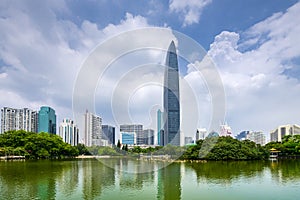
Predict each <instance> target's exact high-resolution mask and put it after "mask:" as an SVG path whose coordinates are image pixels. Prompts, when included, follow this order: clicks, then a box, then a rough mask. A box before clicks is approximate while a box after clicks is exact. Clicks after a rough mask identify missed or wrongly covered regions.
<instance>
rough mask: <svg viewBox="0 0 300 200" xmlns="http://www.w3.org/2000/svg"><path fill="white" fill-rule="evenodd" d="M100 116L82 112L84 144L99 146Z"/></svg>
mask: <svg viewBox="0 0 300 200" xmlns="http://www.w3.org/2000/svg"><path fill="white" fill-rule="evenodd" d="M101 140H102V118H101V117H99V116H97V115H95V114H93V113H90V112H88V111H86V113H85V114H84V145H85V146H87V147H90V146H93V145H95V146H101V142H102V141H101Z"/></svg>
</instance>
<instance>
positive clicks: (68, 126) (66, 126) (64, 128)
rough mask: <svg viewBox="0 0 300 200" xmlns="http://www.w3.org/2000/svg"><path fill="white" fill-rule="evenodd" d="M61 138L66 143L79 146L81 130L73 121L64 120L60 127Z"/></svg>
mask: <svg viewBox="0 0 300 200" xmlns="http://www.w3.org/2000/svg"><path fill="white" fill-rule="evenodd" d="M59 136H60V137H61V138H62V139H63V141H64V142H65V143H68V144H70V145H72V146H77V145H78V142H79V129H78V127H77V125H76V124H75V123H74V121H73V120H71V119H63V121H62V122H61V123H60V125H59Z"/></svg>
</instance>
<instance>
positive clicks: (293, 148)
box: [265, 135, 300, 156]
mask: <svg viewBox="0 0 300 200" xmlns="http://www.w3.org/2000/svg"><path fill="white" fill-rule="evenodd" d="M265 147H266V148H267V149H271V148H275V149H276V150H278V151H280V153H279V155H283V156H296V155H297V156H299V155H300V135H293V136H292V135H286V136H284V138H283V139H282V142H269V143H268V144H266V145H265Z"/></svg>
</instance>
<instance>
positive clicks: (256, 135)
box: [246, 131, 266, 145]
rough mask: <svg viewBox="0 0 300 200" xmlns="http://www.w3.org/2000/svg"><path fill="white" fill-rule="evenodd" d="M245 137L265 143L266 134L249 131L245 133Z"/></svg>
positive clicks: (258, 142) (261, 143)
mask: <svg viewBox="0 0 300 200" xmlns="http://www.w3.org/2000/svg"><path fill="white" fill-rule="evenodd" d="M246 139H247V140H250V141H253V142H255V143H256V144H260V145H265V144H266V136H265V134H264V133H263V132H262V131H250V132H249V133H248V134H247V135H246Z"/></svg>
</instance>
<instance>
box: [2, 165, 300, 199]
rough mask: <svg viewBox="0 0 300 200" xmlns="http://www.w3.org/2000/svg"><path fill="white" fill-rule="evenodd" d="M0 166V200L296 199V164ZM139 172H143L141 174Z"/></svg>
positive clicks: (299, 171)
mask: <svg viewBox="0 0 300 200" xmlns="http://www.w3.org/2000/svg"><path fill="white" fill-rule="evenodd" d="M107 163H108V164H109V165H110V166H112V167H114V168H115V169H120V168H127V169H129V168H131V170H135V172H138V171H139V170H142V169H143V168H144V167H149V168H152V169H153V171H151V172H148V173H127V172H124V171H121V170H114V169H113V168H111V167H107V166H105V165H103V164H102V163H101V162H99V161H97V160H75V161H35V162H30V161H29V162H28V161H26V162H0V169H1V170H0V188H1V192H0V199H52V198H54V197H55V198H56V199H65V200H68V199H72V200H73V199H120V198H123V199H256V200H259V199H298V197H299V195H300V191H299V186H300V161H297V160H294V161H285V162H273V163H271V162H267V161H266V162H264V161H257V162H256V161H253V162H250V161H249V162H207V163H172V164H170V165H168V166H167V167H165V168H161V169H159V170H158V168H159V165H160V162H154V161H152V162H143V163H141V162H138V161H136V160H125V159H123V160H119V159H108V160H107ZM142 171H143V170H142Z"/></svg>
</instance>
